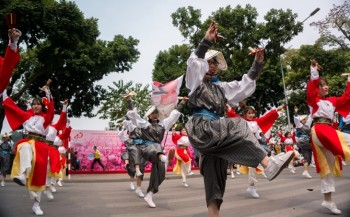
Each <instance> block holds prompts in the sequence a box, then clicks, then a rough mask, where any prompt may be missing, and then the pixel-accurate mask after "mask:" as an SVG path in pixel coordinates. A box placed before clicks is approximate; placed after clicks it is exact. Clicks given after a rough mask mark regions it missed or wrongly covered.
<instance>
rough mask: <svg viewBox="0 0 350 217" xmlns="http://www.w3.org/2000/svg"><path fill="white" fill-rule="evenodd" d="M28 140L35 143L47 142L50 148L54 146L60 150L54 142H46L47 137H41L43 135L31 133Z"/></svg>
mask: <svg viewBox="0 0 350 217" xmlns="http://www.w3.org/2000/svg"><path fill="white" fill-rule="evenodd" d="M28 139H33V140H35V141H40V142H45V143H46V144H47V145H48V146H52V147H54V148H56V149H58V147H57V146H55V145H54V144H53V141H48V140H46V137H45V136H43V135H41V134H37V133H29V134H28Z"/></svg>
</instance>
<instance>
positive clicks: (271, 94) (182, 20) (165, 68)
mask: <svg viewBox="0 0 350 217" xmlns="http://www.w3.org/2000/svg"><path fill="white" fill-rule="evenodd" d="M200 17H201V14H200V11H199V10H195V9H193V8H192V7H188V8H187V9H186V8H179V9H178V10H177V11H176V12H174V13H173V14H172V19H173V25H174V26H175V27H177V28H178V29H179V31H180V32H181V33H182V35H183V36H184V37H185V38H186V39H189V42H190V44H189V45H188V46H187V47H188V49H191V50H193V49H195V48H196V47H197V46H198V44H199V42H200V40H201V39H202V38H203V37H204V34H205V31H206V30H207V28H208V26H209V24H210V22H211V20H215V21H216V22H217V23H218V32H219V33H220V34H221V35H223V36H224V37H225V39H224V40H222V41H221V42H220V43H218V44H214V45H213V46H212V47H211V49H216V50H220V51H221V52H223V54H224V56H225V58H226V61H227V63H228V66H229V68H228V70H227V71H225V72H223V73H219V78H220V80H222V81H232V80H241V77H242V75H243V74H244V73H246V72H247V71H248V70H249V68H250V67H251V64H252V62H253V58H254V57H252V56H249V55H248V53H249V49H248V47H258V46H266V49H267V51H266V54H265V57H266V63H265V66H264V69H263V72H262V74H261V75H260V77H259V79H258V81H257V88H256V91H255V93H254V95H253V96H252V97H250V98H249V99H248V105H252V106H254V107H256V108H257V109H258V113H263V111H264V108H266V107H268V105H269V104H271V105H276V106H277V105H278V104H280V103H282V102H283V101H282V100H283V98H284V94H283V86H282V82H281V80H282V79H281V70H280V62H279V56H280V55H281V54H282V53H283V52H284V51H285V49H284V48H283V44H284V43H286V42H288V41H290V40H291V39H292V38H293V37H294V36H296V35H297V34H298V33H299V32H301V31H302V25H301V23H300V22H297V21H296V18H297V15H296V14H293V13H292V11H290V10H286V11H283V10H276V9H271V10H270V11H269V12H268V13H267V14H266V15H265V17H264V19H265V22H263V23H258V22H257V17H258V13H257V10H256V8H254V7H252V6H251V5H249V4H248V5H246V6H245V7H243V6H240V5H238V6H237V7H235V8H231V6H226V7H223V8H219V10H217V11H214V12H213V13H212V14H211V16H210V17H208V18H206V19H205V20H204V21H203V22H202V23H201V21H200ZM176 49H177V48H176V47H174V46H173V47H172V48H170V49H169V51H162V52H160V53H159V55H158V56H157V59H156V64H155V69H154V71H153V78H154V79H155V78H157V79H158V80H157V81H160V82H162V83H163V82H166V81H169V80H171V79H170V78H173V77H170V76H169V74H167V73H169V72H174V71H172V70H171V69H172V68H174V69H176V71H177V70H185V68H186V66H185V64H184V65H182V63H186V60H187V58H188V57H189V55H187V56H186V55H179V51H178V52H174V50H176ZM187 52H188V51H186V52H185V53H187ZM170 56H171V57H170ZM169 60H170V61H169ZM162 61H165V63H162ZM179 63H180V64H179ZM179 65H180V67H179ZM182 67H184V68H182ZM174 73H175V72H174ZM174 77H175V76H174ZM163 79H164V80H163ZM181 93H182V94H183V93H185V90H184V89H183V90H182V92H181Z"/></svg>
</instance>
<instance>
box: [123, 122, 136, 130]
mask: <svg viewBox="0 0 350 217" xmlns="http://www.w3.org/2000/svg"><path fill="white" fill-rule="evenodd" d="M123 126H124V128H125V129H126V130H127V131H129V132H132V131H134V130H135V128H136V125H135V124H133V123H132V121H130V120H124V121H123Z"/></svg>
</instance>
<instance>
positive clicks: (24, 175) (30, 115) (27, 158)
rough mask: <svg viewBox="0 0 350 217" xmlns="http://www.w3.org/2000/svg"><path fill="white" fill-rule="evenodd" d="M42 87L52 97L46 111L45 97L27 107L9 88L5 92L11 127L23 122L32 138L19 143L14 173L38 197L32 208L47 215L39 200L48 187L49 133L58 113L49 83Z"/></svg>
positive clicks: (4, 96)
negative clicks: (54, 117) (47, 136)
mask: <svg viewBox="0 0 350 217" xmlns="http://www.w3.org/2000/svg"><path fill="white" fill-rule="evenodd" d="M42 90H43V91H45V93H46V97H47V99H48V101H49V104H48V110H47V112H46V113H45V105H44V104H43V102H42V99H41V98H36V99H34V100H33V102H32V104H31V105H32V109H31V110H28V111H23V110H21V109H20V108H19V107H18V106H17V105H16V104H15V103H14V101H13V100H12V99H11V98H9V97H8V96H7V94H6V91H4V92H3V104H4V109H5V115H6V118H7V120H8V122H9V125H10V127H11V128H12V130H16V129H18V128H19V127H20V126H21V125H22V126H23V128H24V130H25V131H27V132H28V133H29V134H28V138H26V139H23V140H20V141H18V143H17V146H16V150H15V154H16V155H15V159H14V161H13V166H12V171H11V177H12V178H13V180H14V181H15V182H16V183H17V184H19V185H22V186H25V185H26V186H27V188H28V190H29V192H30V196H31V197H32V198H34V201H35V202H34V205H33V208H32V210H33V212H34V213H35V214H36V215H43V211H42V210H41V208H40V206H39V203H40V199H41V192H42V191H43V190H44V189H45V182H46V174H47V159H48V145H47V144H46V139H45V135H46V129H47V127H48V126H49V124H50V123H51V121H52V119H53V116H54V103H53V99H52V96H51V93H50V90H49V88H48V87H47V86H44V87H43V88H42Z"/></svg>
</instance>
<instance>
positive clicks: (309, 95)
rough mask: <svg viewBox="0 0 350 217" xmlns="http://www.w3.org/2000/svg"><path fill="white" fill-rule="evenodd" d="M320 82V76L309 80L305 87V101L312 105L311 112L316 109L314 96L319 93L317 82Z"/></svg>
mask: <svg viewBox="0 0 350 217" xmlns="http://www.w3.org/2000/svg"><path fill="white" fill-rule="evenodd" d="M319 83H320V78H317V79H315V80H310V81H309V82H308V84H307V87H306V102H307V104H308V105H309V106H312V107H313V108H314V109H313V110H312V111H313V112H316V111H317V108H318V106H317V104H316V98H317V95H318V93H319V90H318V84H319Z"/></svg>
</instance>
